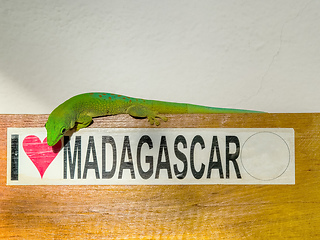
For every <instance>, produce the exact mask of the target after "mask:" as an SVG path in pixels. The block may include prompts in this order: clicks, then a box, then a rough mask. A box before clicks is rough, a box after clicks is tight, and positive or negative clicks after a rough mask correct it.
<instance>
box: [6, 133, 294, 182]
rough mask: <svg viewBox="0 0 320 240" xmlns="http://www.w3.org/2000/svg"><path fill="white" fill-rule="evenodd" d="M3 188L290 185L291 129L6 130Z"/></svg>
mask: <svg viewBox="0 0 320 240" xmlns="http://www.w3.org/2000/svg"><path fill="white" fill-rule="evenodd" d="M7 143H8V151H7V152H8V154H7V184H8V185H157V184H161V185H167V184H168V185H169V184H171V185H172V184H294V183H295V152H294V130H293V129H291V128H290V129H289V128H260V129H255V128H221V129H217V128H158V129H155V128H86V129H81V130H80V131H79V132H76V133H73V134H72V136H65V137H63V138H62V139H61V141H59V142H58V143H57V144H56V145H55V146H53V147H50V146H48V145H47V142H46V130H45V128H8V131H7Z"/></svg>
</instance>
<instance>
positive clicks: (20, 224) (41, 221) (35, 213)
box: [0, 113, 320, 239]
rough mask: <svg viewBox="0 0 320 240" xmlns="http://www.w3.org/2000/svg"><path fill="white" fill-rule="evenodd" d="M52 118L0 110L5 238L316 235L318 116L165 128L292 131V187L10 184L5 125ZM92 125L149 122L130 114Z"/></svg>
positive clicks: (196, 121)
mask: <svg viewBox="0 0 320 240" xmlns="http://www.w3.org/2000/svg"><path fill="white" fill-rule="evenodd" d="M47 117H48V116H47V115H0V122H1V123H0V136H1V141H0V156H1V159H0V237H1V238H3V239H9V238H17V239H21V238H22V239H38V238H42V239H64V238H67V239H71V238H81V239H100V238H102V239H124V238H129V239H288V238H289V239H319V238H320V230H319V229H320V188H319V182H320V161H319V160H320V149H319V148H320V139H319V138H320V134H319V131H320V127H319V123H320V114H318V113H310V114H212V115H211V114H207V115H192V114H190V115H169V121H168V122H166V123H162V125H161V127H163V128H167V127H199V128H200V127H201V128H208V127H219V128H278V127H281V128H294V129H295V146H296V184H295V185H262V186H261V185H240V186H239V185H210V186H208V185H204V186H203V185H201V186H192V185H188V186H181V185H180V186H179V185H177V186H7V185H6V129H7V127H43V126H44V124H45V122H46V119H47ZM91 127H104V128H106V127H120V128H121V127H130V128H131V127H133V128H134V127H139V128H140V127H152V126H150V125H149V124H148V123H147V122H146V120H137V119H133V118H131V117H129V116H126V115H119V116H112V117H104V118H97V119H95V122H94V124H92V125H91Z"/></svg>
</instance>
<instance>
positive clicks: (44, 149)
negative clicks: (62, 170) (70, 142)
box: [22, 135, 62, 178]
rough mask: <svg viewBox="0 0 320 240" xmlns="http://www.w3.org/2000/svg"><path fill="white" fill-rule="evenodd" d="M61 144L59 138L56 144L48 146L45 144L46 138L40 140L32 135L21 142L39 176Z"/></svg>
mask: <svg viewBox="0 0 320 240" xmlns="http://www.w3.org/2000/svg"><path fill="white" fill-rule="evenodd" d="M61 145H62V144H61V140H60V141H59V142H57V144H56V145H54V146H52V147H50V146H49V145H48V144H47V138H45V139H44V140H43V142H41V141H40V139H39V138H38V137H37V136H34V135H29V136H27V137H26V138H25V139H24V140H23V143H22V146H23V149H24V151H25V152H26V154H27V155H28V157H29V158H30V160H31V161H32V162H33V164H34V165H35V166H36V168H37V169H38V171H39V173H40V175H41V178H42V177H43V174H44V173H45V171H46V170H47V168H48V167H49V165H50V164H51V163H52V161H53V160H54V159H55V157H56V156H57V154H58V153H59V151H60V149H61Z"/></svg>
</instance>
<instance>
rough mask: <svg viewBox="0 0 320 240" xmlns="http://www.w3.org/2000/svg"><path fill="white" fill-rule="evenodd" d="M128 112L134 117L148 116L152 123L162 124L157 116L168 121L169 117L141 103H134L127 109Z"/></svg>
mask: <svg viewBox="0 0 320 240" xmlns="http://www.w3.org/2000/svg"><path fill="white" fill-rule="evenodd" d="M127 113H128V114H129V115H130V116H132V117H138V118H148V121H149V122H150V124H151V125H153V124H156V125H157V126H159V125H160V122H159V121H158V120H157V118H160V119H162V120H163V121H164V122H166V121H168V118H167V117H165V116H162V115H159V114H158V113H157V112H155V111H152V110H151V109H149V108H147V107H144V106H141V105H133V106H131V107H129V108H128V109H127Z"/></svg>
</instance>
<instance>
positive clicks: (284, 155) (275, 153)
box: [241, 132, 290, 181]
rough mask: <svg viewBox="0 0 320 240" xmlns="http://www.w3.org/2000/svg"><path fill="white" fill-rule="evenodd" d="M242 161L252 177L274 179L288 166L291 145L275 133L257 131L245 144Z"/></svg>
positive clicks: (265, 179) (266, 179)
mask: <svg viewBox="0 0 320 240" xmlns="http://www.w3.org/2000/svg"><path fill="white" fill-rule="evenodd" d="M241 161H242V165H243V168H244V169H245V171H246V172H247V173H248V174H249V175H251V176H252V177H254V178H256V179H259V180H264V181H268V180H273V179H276V178H278V177H280V176H281V175H282V174H283V173H284V172H285V171H286V169H287V168H288V165H289V162H290V152H289V147H288V145H287V143H286V142H285V141H284V140H283V139H282V138H281V137H280V136H279V135H277V134H275V133H272V132H260V133H256V134H254V135H252V136H251V137H249V138H248V139H247V141H246V142H245V143H244V144H243V146H242V151H241Z"/></svg>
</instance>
